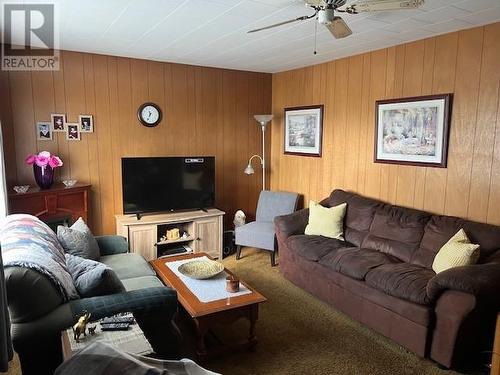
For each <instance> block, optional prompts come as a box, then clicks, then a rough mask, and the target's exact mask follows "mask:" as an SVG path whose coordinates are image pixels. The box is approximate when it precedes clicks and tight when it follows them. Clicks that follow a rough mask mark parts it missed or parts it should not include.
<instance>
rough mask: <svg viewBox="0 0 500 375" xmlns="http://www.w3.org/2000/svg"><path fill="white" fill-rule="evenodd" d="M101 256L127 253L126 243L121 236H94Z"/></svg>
mask: <svg viewBox="0 0 500 375" xmlns="http://www.w3.org/2000/svg"><path fill="white" fill-rule="evenodd" d="M95 239H96V241H97V244H98V245H99V252H100V255H101V256H105V255H114V254H123V253H128V242H127V239H126V238H125V237H123V236H109V235H108V236H96V237H95Z"/></svg>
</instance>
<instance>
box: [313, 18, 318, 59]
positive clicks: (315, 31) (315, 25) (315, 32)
mask: <svg viewBox="0 0 500 375" xmlns="http://www.w3.org/2000/svg"><path fill="white" fill-rule="evenodd" d="M317 38H318V17H316V22H314V54H315V55H316V54H317V53H318V52H317V51H316V46H317V44H316V39H317Z"/></svg>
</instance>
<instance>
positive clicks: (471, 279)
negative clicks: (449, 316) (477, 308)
mask: <svg viewBox="0 0 500 375" xmlns="http://www.w3.org/2000/svg"><path fill="white" fill-rule="evenodd" d="M496 258H498V257H496ZM490 259H491V258H490ZM446 290H455V291H459V292H464V293H469V294H472V295H474V296H476V297H478V298H480V299H485V300H493V301H496V300H497V299H498V290H500V262H498V261H497V260H496V259H492V261H490V262H488V263H483V264H474V265H469V266H462V267H454V268H450V269H449V270H446V271H443V272H440V273H438V274H437V275H436V276H434V277H433V278H432V279H431V280H430V281H429V283H428V284H427V295H428V296H429V297H430V298H431V299H433V300H436V299H437V298H438V297H439V296H440V295H441V294H442V293H443V292H444V291H446Z"/></svg>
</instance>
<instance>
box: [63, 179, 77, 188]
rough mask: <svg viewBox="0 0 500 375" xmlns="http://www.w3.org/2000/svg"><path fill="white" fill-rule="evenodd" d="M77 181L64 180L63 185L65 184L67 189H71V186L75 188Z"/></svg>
mask: <svg viewBox="0 0 500 375" xmlns="http://www.w3.org/2000/svg"><path fill="white" fill-rule="evenodd" d="M77 181H78V180H63V182H62V183H63V184H64V186H66V187H71V186H75V184H76V182H77Z"/></svg>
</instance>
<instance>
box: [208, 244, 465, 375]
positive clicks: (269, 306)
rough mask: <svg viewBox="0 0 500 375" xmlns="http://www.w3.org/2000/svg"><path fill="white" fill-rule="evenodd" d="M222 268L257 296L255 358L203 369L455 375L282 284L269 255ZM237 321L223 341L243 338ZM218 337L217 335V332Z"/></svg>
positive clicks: (239, 356)
mask: <svg viewBox="0 0 500 375" xmlns="http://www.w3.org/2000/svg"><path fill="white" fill-rule="evenodd" d="M224 264H225V265H226V267H227V268H228V269H230V270H232V271H233V272H234V273H235V274H236V275H238V276H239V277H240V278H241V279H243V280H245V281H247V282H248V283H249V284H250V285H251V286H253V287H254V288H256V289H257V290H259V291H260V292H261V293H262V294H263V295H264V296H265V297H266V298H267V299H268V302H267V303H264V304H262V305H261V307H260V310H259V321H258V323H257V336H258V340H259V342H258V344H257V348H256V351H255V352H253V353H252V352H240V353H235V354H232V355H231V356H226V357H224V358H221V359H214V360H212V361H210V362H207V363H206V364H205V366H206V367H207V368H209V369H211V370H213V371H218V372H220V373H222V374H224V375H238V374H245V375H250V374H259V375H263V374H276V375H278V374H287V375H288V374H308V375H309V374H315V375H316V374H317V375H319V374H360V375H368V374H369V375H377V374H380V375H382V374H384V375H385V374H412V375H417V374H418V375H420V374H457V373H456V372H454V371H444V370H441V369H439V368H438V366H437V364H435V363H433V362H431V361H428V360H424V359H421V358H419V357H417V356H416V355H414V354H412V353H410V352H408V351H406V350H405V349H404V348H402V347H401V346H399V345H398V344H395V343H394V342H392V341H390V340H389V339H386V338H385V337H383V336H382V335H379V334H378V333H376V332H374V331H372V330H370V329H368V328H366V327H364V326H362V325H361V324H359V323H357V322H356V321H354V320H352V319H351V318H349V317H348V316H346V315H344V314H342V313H340V312H338V311H336V310H335V309H334V308H332V307H330V306H329V305H327V304H326V303H323V302H322V301H320V300H319V299H317V298H315V297H313V296H312V295H310V294H309V293H307V292H305V291H303V290H302V289H300V288H298V287H296V286H295V285H293V284H292V283H291V282H289V281H287V280H286V279H284V278H283V277H282V276H281V274H280V273H279V269H278V267H274V268H271V266H270V262H269V254H268V253H266V252H262V251H256V250H254V249H244V250H243V257H242V259H240V260H239V261H236V260H235V258H234V255H233V256H231V257H229V258H227V259H225V260H224ZM247 327H248V324H247V323H246V322H244V321H240V322H238V323H236V324H235V325H233V326H232V327H231V330H230V331H228V332H223V334H224V336H228V335H233V336H235V335H237V334H244V335H245V334H246V332H247V331H246V329H247ZM217 334H219V332H217Z"/></svg>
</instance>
